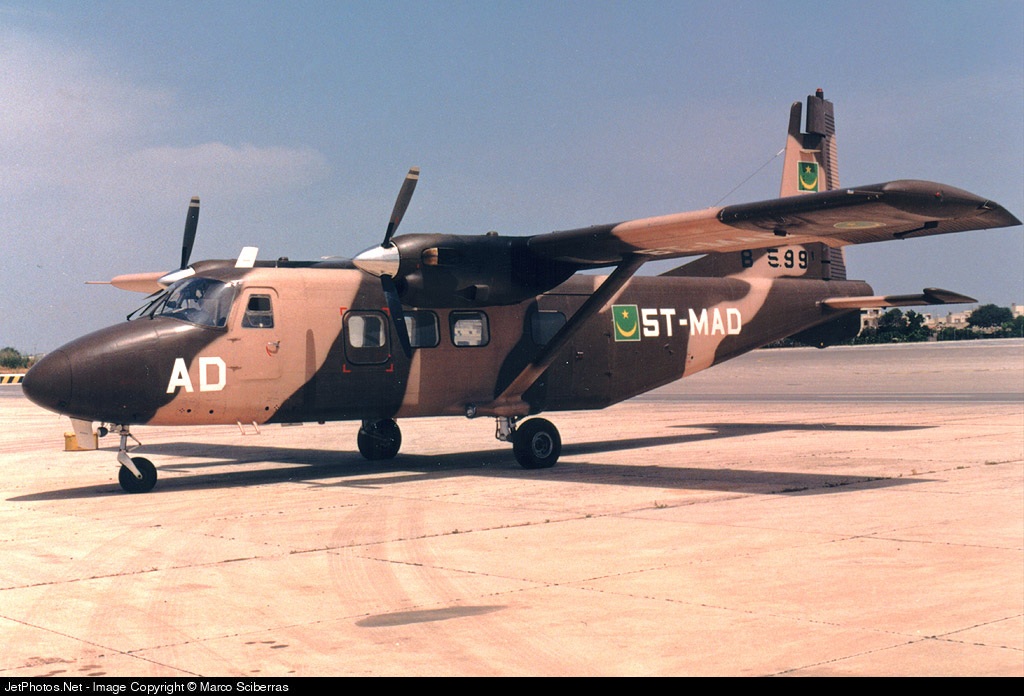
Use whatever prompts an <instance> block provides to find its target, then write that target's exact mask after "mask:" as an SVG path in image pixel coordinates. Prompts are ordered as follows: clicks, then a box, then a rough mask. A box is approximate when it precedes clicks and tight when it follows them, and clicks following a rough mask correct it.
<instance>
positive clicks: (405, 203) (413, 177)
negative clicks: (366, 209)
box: [381, 167, 420, 247]
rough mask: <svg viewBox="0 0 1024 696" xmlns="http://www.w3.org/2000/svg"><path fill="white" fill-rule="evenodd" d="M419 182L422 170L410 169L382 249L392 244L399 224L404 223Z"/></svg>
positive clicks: (392, 213) (389, 223)
mask: <svg viewBox="0 0 1024 696" xmlns="http://www.w3.org/2000/svg"><path fill="white" fill-rule="evenodd" d="M419 180H420V168H419V167H412V168H410V169H409V173H408V174H406V175H405V181H403V182H402V188H401V190H399V192H398V198H397V199H396V200H395V209H394V210H392V211H391V221H390V222H388V229H387V232H385V233H384V242H383V243H381V246H382V247H386V246H388V245H390V244H391V237H392V236H394V234H395V230H397V229H398V225H399V223H401V222H402V217H403V216H404V215H405V209H406V208H408V207H409V201H410V200H411V199H412V192H413V191H415V190H416V182H418V181H419Z"/></svg>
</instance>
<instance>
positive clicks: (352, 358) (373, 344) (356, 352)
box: [345, 311, 391, 365]
mask: <svg viewBox="0 0 1024 696" xmlns="http://www.w3.org/2000/svg"><path fill="white" fill-rule="evenodd" d="M345 335H346V341H345V356H346V357H347V358H348V361H349V362H351V363H354V364H356V365H376V364H380V363H383V362H387V360H388V358H390V357H391V353H390V351H389V349H388V317H387V315H386V314H384V313H383V312H360V311H356V312H348V313H347V314H346V315H345Z"/></svg>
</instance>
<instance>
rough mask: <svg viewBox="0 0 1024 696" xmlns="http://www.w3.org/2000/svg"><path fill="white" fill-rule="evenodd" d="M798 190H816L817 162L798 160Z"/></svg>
mask: <svg viewBox="0 0 1024 696" xmlns="http://www.w3.org/2000/svg"><path fill="white" fill-rule="evenodd" d="M798 166H799V167H800V177H799V179H800V190H801V191H817V190H818V163H817V162H800V163H799V165H798Z"/></svg>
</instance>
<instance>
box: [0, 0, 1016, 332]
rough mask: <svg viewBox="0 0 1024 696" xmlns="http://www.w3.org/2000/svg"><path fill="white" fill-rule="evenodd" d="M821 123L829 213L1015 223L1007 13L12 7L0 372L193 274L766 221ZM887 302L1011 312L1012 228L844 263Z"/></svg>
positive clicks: (829, 8)
mask: <svg viewBox="0 0 1024 696" xmlns="http://www.w3.org/2000/svg"><path fill="white" fill-rule="evenodd" d="M817 87H822V88H824V90H825V94H826V97H828V98H830V99H831V100H833V101H834V102H835V105H836V115H837V121H838V143H839V154H840V168H839V169H840V176H841V180H842V183H843V184H844V185H854V184H869V183H876V182H880V181H887V180H891V179H898V178H922V179H931V180H935V181H940V182H943V183H947V184H951V185H954V186H958V187H960V188H965V189H967V190H969V191H973V192H975V193H978V194H981V195H985V196H988V197H990V198H992V199H994V200H996V201H998V202H999V203H1002V204H1003V205H1005V206H1006V207H1007V208H1009V209H1010V210H1011V211H1012V212H1013V213H1015V214H1016V215H1017V216H1018V217H1020V216H1022V215H1024V3H1021V2H1018V1H1016V0H1013V1H1010V0H1007V1H998V2H985V1H982V2H970V3H967V2H941V1H935V0H933V1H931V2H899V3H892V2H851V3H821V2H817V3H811V2H716V3H703V2H692V3H688V2H634V3H625V2H619V3H610V2H593V1H591V2H562V3H551V2H482V1H478V2H386V3H370V2H302V1H299V2H289V3H284V2H276V3H270V2H265V3H264V2H212V3H210V2H206V3H192V2H82V3H75V2H50V3H48V2H39V1H33V2H4V1H3V0H0V114H2V115H0V205H2V206H3V212H4V214H3V216H2V217H0V345H13V346H15V347H17V348H19V349H20V350H23V351H43V350H50V349H53V348H55V347H57V346H58V345H59V344H61V343H63V342H65V341H67V340H70V339H72V338H74V337H76V336H78V335H80V334H83V333H85V332H87V331H90V330H92V329H95V328H99V327H101V326H105V325H108V324H111V323H115V322H117V321H119V320H121V319H122V318H123V317H124V315H125V314H126V313H127V312H128V311H130V310H131V309H133V308H134V307H135V306H137V305H138V304H140V303H141V300H142V296H141V295H136V294H134V293H124V292H121V291H117V290H114V289H113V288H109V287H102V286H100V287H96V286H90V287H86V286H84V285H83V283H84V281H86V280H95V279H106V278H110V277H112V276H113V275H116V274H118V273H127V272H137V271H148V270H164V269H166V270H171V269H173V268H174V267H175V266H176V265H177V259H178V255H179V251H180V244H181V241H180V240H181V230H182V227H183V224H184V217H185V210H186V207H187V204H188V200H189V197H190V196H193V195H199V196H201V197H202V201H203V207H202V213H201V215H200V222H199V236H198V240H197V243H196V249H195V253H194V254H193V259H200V258H232V257H234V256H236V255H237V253H238V251H239V249H240V248H241V247H242V246H243V245H255V246H259V247H260V250H261V251H260V256H261V258H276V257H278V256H289V257H291V258H318V257H320V256H324V255H352V254H354V253H356V252H358V251H360V250H361V249H363V248H365V247H368V246H370V245H373V244H376V243H379V240H380V239H381V237H382V236H383V232H384V228H385V226H386V224H387V217H388V215H389V214H390V212H391V206H392V204H393V202H394V197H395V194H396V193H397V191H398V187H399V186H400V184H401V180H402V177H403V176H404V174H405V172H406V170H407V169H408V167H410V166H412V165H417V166H420V167H421V168H422V170H423V174H422V178H421V180H420V185H419V187H418V189H417V191H416V196H415V198H414V199H413V202H412V205H411V206H410V208H409V211H408V213H407V214H406V217H405V221H404V222H403V225H402V230H401V232H403V233H407V232H452V233H480V232H484V231H487V230H492V229H493V230H498V231H500V232H502V233H504V234H535V233H540V232H547V231H551V230H555V229H566V228H572V227H579V226H583V225H589V224H597V223H606V222H615V221H620V220H626V219H630V218H635V217H644V216H648V215H656V214H663V213H670V212H679V211H683V210H691V209H697V208H704V207H707V206H711V205H715V204H717V203H719V202H722V203H741V202H746V201H752V200H761V199H766V198H772V197H774V196H776V195H777V193H778V181H779V176H780V171H781V163H780V159H781V158H780V159H776V160H774V161H772V162H771V163H770V164H769V165H768V166H766V167H765V168H764V169H762V170H761V171H760V172H759V173H758V174H757V175H755V176H754V177H753V178H751V179H750V181H748V182H746V183H745V184H743V185H742V186H741V187H740V188H739V189H738V190H736V191H735V192H734V193H732V194H731V195H729V196H728V197H727V198H726V199H725V200H724V201H723V200H721V199H722V197H723V196H726V195H727V194H729V192H730V191H732V189H733V188H734V187H736V186H737V185H738V184H740V182H742V181H744V179H746V178H747V177H748V176H750V175H751V174H752V173H753V172H755V171H756V170H757V169H758V168H759V167H761V166H762V165H763V164H765V163H766V162H768V161H769V160H771V158H772V157H773V156H774V155H775V154H776V153H777V152H778V151H779V149H780V148H781V147H782V146H783V144H784V135H785V126H786V120H787V116H788V108H789V104H790V103H791V102H793V101H795V100H802V99H804V98H805V97H806V95H807V94H809V93H811V92H812V91H813V90H814V89H815V88H817ZM848 265H849V267H850V273H851V276H852V277H858V278H864V279H866V280H868V281H869V282H871V283H872V285H873V286H874V288H875V290H876V291H877V292H911V291H918V290H920V289H921V288H922V287H925V286H938V287H947V288H950V289H952V290H956V291H960V292H964V293H967V294H969V295H973V296H975V297H977V298H978V299H979V300H981V301H982V302H996V303H998V304H1003V305H1006V304H1009V303H1011V302H1024V271H1022V268H1024V235H1022V229H1021V228H1020V227H1018V228H1014V229H1010V230H1001V231H983V232H975V233H966V234H961V235H950V236H946V237H939V238H932V239H927V240H914V241H907V242H891V243H886V244H879V245H870V246H865V247H859V248H855V249H851V250H850V251H849V252H848Z"/></svg>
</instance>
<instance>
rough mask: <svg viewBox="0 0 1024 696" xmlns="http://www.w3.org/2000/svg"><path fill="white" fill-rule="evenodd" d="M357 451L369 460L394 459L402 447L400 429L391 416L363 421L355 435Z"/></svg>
mask: <svg viewBox="0 0 1024 696" xmlns="http://www.w3.org/2000/svg"><path fill="white" fill-rule="evenodd" d="M356 444H358V445H359V453H360V454H362V455H363V456H364V457H366V458H367V459H369V460H370V461H371V462H375V461H380V460H382V459H394V458H395V455H396V454H398V450H399V449H400V448H401V447H402V431H401V430H399V428H398V423H396V422H395V421H394V420H392V419H391V418H386V419H384V420H377V421H363V425H362V427H361V428H359V435H358V436H357V437H356Z"/></svg>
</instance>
